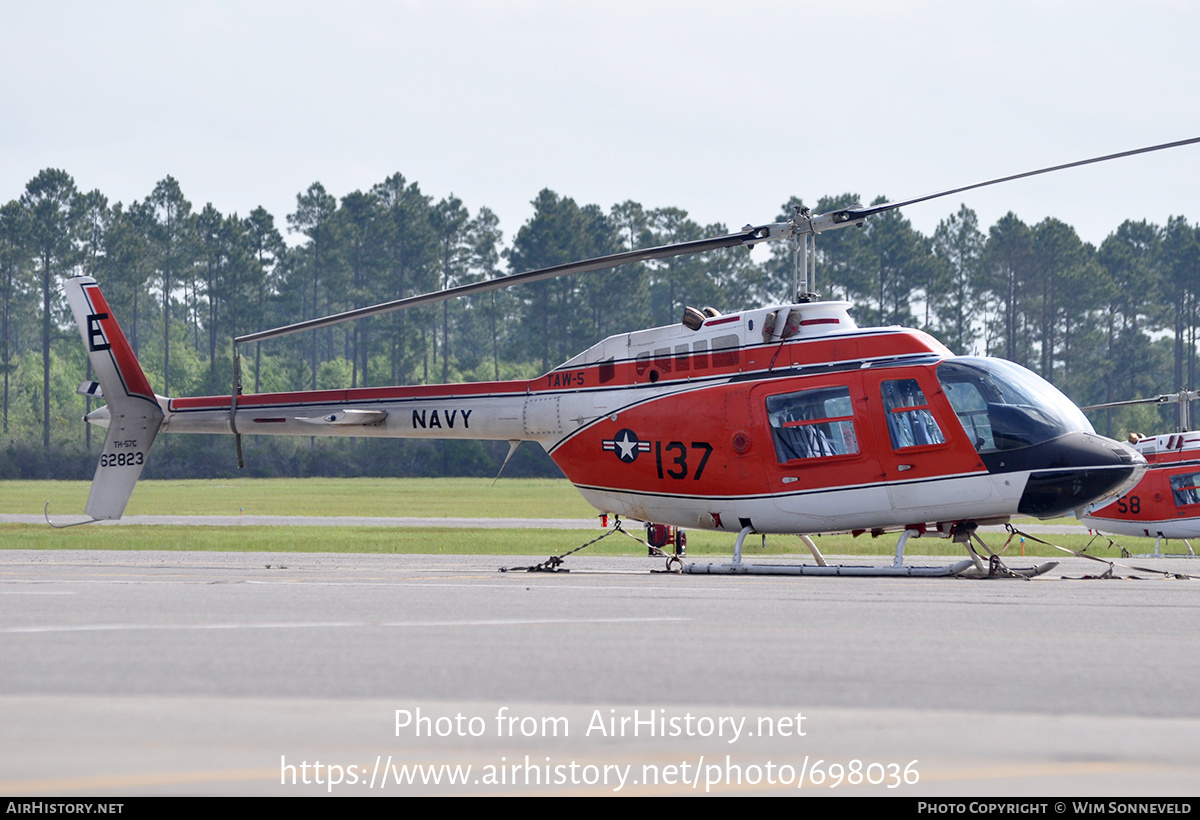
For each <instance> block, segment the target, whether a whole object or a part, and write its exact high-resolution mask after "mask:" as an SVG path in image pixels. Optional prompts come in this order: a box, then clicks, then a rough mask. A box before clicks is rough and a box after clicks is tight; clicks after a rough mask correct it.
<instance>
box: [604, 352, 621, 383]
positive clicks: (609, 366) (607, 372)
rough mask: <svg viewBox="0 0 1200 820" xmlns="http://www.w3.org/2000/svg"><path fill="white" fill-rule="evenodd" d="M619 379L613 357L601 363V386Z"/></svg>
mask: <svg viewBox="0 0 1200 820" xmlns="http://www.w3.org/2000/svg"><path fill="white" fill-rule="evenodd" d="M616 377H617V366H616V363H615V362H614V360H613V357H612V356H609V357H608V358H607V359H605V360H604V361H602V362H600V384H605V383H606V382H610V381H612V380H613V379H615V378H616Z"/></svg>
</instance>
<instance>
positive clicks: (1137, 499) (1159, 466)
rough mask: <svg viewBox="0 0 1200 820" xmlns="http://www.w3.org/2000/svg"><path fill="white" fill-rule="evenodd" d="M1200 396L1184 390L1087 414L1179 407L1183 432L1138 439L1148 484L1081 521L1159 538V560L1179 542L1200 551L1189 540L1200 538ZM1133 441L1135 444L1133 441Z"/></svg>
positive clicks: (1115, 531) (1087, 513) (1156, 552)
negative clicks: (1198, 405)
mask: <svg viewBox="0 0 1200 820" xmlns="http://www.w3.org/2000/svg"><path fill="white" fill-rule="evenodd" d="M1197 398H1200V393H1197V392H1195V391H1189V390H1182V391H1180V392H1179V393H1167V394H1164V395H1160V396H1155V397H1154V398H1150V399H1132V400H1130V401H1118V402H1109V403H1106V404H1096V405H1092V406H1090V407H1087V408H1085V409H1087V410H1100V409H1103V408H1106V407H1121V406H1126V405H1132V404H1146V403H1151V404H1168V403H1177V404H1178V405H1179V430H1178V432H1175V433H1164V434H1163V435H1159V436H1151V437H1148V438H1147V437H1136V438H1137V440H1136V441H1134V442H1132V443H1133V447H1134V449H1135V450H1137V451H1138V452H1139V453H1141V454H1142V456H1143V457H1144V458H1145V459H1146V461H1147V463H1148V469H1147V470H1146V474H1145V475H1144V476H1142V479H1141V480H1140V481H1138V483H1137V484H1135V485H1134V486H1133V487H1131V488H1130V489H1129V490H1126V491H1125V492H1124V493H1122V494H1121V495H1120V496H1119V497H1118V498H1116V499H1115V500H1113V501H1110V502H1101V503H1100V504H1095V505H1092V506H1090V507H1089V508H1088V509H1087V510H1086V511H1084V513H1083V514H1082V515H1080V520H1081V521H1083V523H1084V524H1086V525H1087V527H1088V528H1089V529H1091V530H1094V531H1096V532H1098V533H1103V534H1105V535H1126V536H1133V537H1142V538H1154V539H1156V540H1155V542H1154V555H1155V556H1158V555H1160V552H1159V548H1160V545H1161V544H1162V542H1163V540H1165V539H1171V538H1174V539H1177V540H1180V541H1183V543H1184V544H1185V545H1186V546H1187V550H1188V554H1189V555H1192V556H1194V555H1195V554H1196V552H1195V550H1193V549H1192V545H1191V542H1190V540H1189V539H1192V538H1200V432H1194V431H1190V428H1191V423H1190V417H1191V413H1190V411H1189V408H1190V405H1191V402H1192V401H1194V400H1195V399H1197ZM1130 438H1131V440H1132V439H1133V438H1135V437H1134V436H1131V437H1130Z"/></svg>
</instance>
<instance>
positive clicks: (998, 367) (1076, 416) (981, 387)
mask: <svg viewBox="0 0 1200 820" xmlns="http://www.w3.org/2000/svg"><path fill="white" fill-rule="evenodd" d="M937 374H938V379H939V380H940V381H941V383H942V389H943V390H945V391H946V396H947V397H948V398H949V399H950V404H951V406H952V407H953V408H954V413H955V415H957V416H958V420H959V421H960V422H961V423H962V426H963V429H964V430H966V432H967V435H968V436H969V437H970V439H971V442H972V443H973V444H974V445H975V449H976V450H977V451H978V452H980V453H991V452H996V451H997V450H1015V449H1016V448H1018V447H1028V446H1030V445H1032V444H1039V443H1041V442H1043V441H1049V440H1050V439H1052V438H1057V437H1058V436H1061V435H1063V434H1064V433H1070V432H1073V431H1080V432H1085V433H1092V432H1095V431H1094V430H1092V425H1091V423H1090V422H1088V420H1087V417H1086V416H1084V415H1083V413H1082V412H1081V411H1080V410H1079V408H1078V407H1076V406H1075V405H1074V404H1072V403H1071V400H1070V399H1068V398H1067V397H1066V396H1064V395H1063V394H1062V393H1060V392H1059V391H1058V389H1057V388H1055V387H1054V386H1053V385H1052V384H1050V383H1049V382H1048V381H1046V380H1045V379H1043V378H1041V377H1040V376H1038V375H1035V374H1034V373H1031V372H1029V371H1028V370H1026V369H1025V368H1023V367H1021V366H1020V365H1015V364H1013V363H1012V362H1008V361H1005V360H1003V359H983V358H975V357H960V358H956V359H948V360H947V361H944V362H942V363H941V364H939V365H938V368H937Z"/></svg>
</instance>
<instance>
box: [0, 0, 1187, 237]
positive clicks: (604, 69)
mask: <svg viewBox="0 0 1200 820" xmlns="http://www.w3.org/2000/svg"><path fill="white" fill-rule="evenodd" d="M0 14H2V18H0V19H3V25H2V26H0V78H3V79H0V202H7V201H9V200H11V199H15V198H17V197H19V196H20V195H21V193H22V191H23V190H24V188H25V185H26V184H27V183H28V182H29V180H30V179H32V178H33V177H34V176H35V175H36V174H37V173H38V171H40V170H42V169H44V168H61V169H63V170H66V171H67V172H68V173H70V174H71V175H72V176H73V177H74V179H75V182H76V184H77V185H78V187H79V188H80V189H82V190H91V189H93V188H95V189H99V190H100V191H101V193H103V194H105V195H106V196H108V198H109V200H110V202H116V201H121V202H125V203H128V202H130V201H132V200H136V199H141V198H144V197H145V196H147V195H148V194H149V193H150V192H151V191H152V190H153V188H154V186H155V184H156V183H157V182H158V181H159V180H161V179H163V178H164V177H166V176H168V175H170V176H173V177H174V178H175V179H177V180H178V181H179V183H180V185H181V187H182V189H183V192H184V194H185V196H187V197H188V199H189V200H190V201H191V203H192V205H193V207H194V208H196V209H197V210H198V209H200V208H202V207H203V206H204V204H205V203H208V202H211V203H212V204H213V205H214V206H215V207H216V208H217V209H218V210H219V211H221V212H222V213H239V214H242V215H245V214H247V213H249V212H250V211H251V210H253V209H254V208H255V207H257V206H259V205H262V206H264V207H266V208H267V210H268V211H270V212H271V213H272V214H273V215H274V216H275V219H276V224H277V225H278V226H279V227H280V228H281V230H286V227H287V222H286V216H287V214H288V213H291V212H293V211H294V210H295V208H296V196H297V194H298V193H300V192H301V191H303V190H305V189H306V188H307V187H308V186H309V185H310V184H311V183H313V182H314V181H319V182H320V183H321V184H322V185H324V186H325V188H326V190H327V191H329V192H330V193H331V194H334V195H335V196H337V197H339V198H340V197H342V196H345V195H346V194H348V193H351V192H352V191H355V190H367V189H369V188H370V187H371V186H372V185H374V184H376V183H378V182H381V181H383V180H384V179H385V178H386V177H388V176H390V175H391V174H394V173H397V172H399V173H401V174H403V175H404V176H405V177H406V178H407V180H408V181H409V182H417V183H419V185H420V186H421V189H422V190H423V191H424V192H425V193H426V194H429V195H431V196H433V197H434V198H435V199H441V198H443V197H446V196H449V195H454V196H457V197H459V198H460V199H461V200H463V202H464V204H465V205H466V206H467V207H468V208H469V209H470V210H471V211H472V213H474V212H476V211H477V210H478V209H479V208H480V207H481V206H486V207H488V208H490V209H492V210H493V211H495V212H496V213H497V215H498V216H499V217H500V225H501V228H502V230H503V231H504V235H505V238H506V240H511V238H512V236H513V234H514V233H515V232H516V231H517V230H518V229H519V228H520V226H521V225H522V224H523V223H524V222H525V221H527V220H528V219H529V218H530V216H531V215H532V213H533V209H532V206H531V205H530V201H531V200H532V199H533V198H534V197H535V196H536V195H537V193H538V191H540V190H541V189H543V188H549V189H551V190H553V191H555V192H557V193H558V194H560V195H562V196H569V197H571V198H573V199H575V201H576V202H578V203H580V204H591V203H595V204H598V205H600V206H602V207H603V208H605V209H608V208H610V207H611V206H612V205H614V204H616V203H619V202H624V201H626V200H634V201H637V202H640V203H641V204H642V205H643V206H645V207H647V208H654V207H665V206H671V207H679V208H683V209H685V210H687V211H688V212H689V213H690V215H691V216H692V218H693V219H695V220H696V221H698V222H700V223H702V224H706V225H708V224H713V223H722V224H723V225H725V226H726V227H727V228H729V229H731V230H732V229H736V228H739V227H741V226H742V225H744V224H747V223H754V224H761V223H764V222H771V221H774V220H775V219H776V218H777V217H778V215H779V214H780V210H781V207H782V205H783V203H784V202H786V201H787V199H788V197H790V196H793V195H795V196H800V197H802V198H803V199H804V200H805V202H806V203H808V204H810V205H812V204H815V201H816V199H817V198H818V197H820V196H823V195H826V194H840V193H843V192H853V193H856V194H858V195H859V196H860V197H861V198H862V201H863V202H864V203H867V202H870V201H871V200H872V199H874V198H875V197H876V196H879V195H884V196H886V197H887V198H888V199H906V198H909V197H913V196H917V195H920V194H924V193H928V192H932V191H938V190H944V189H948V188H954V187H958V186H960V185H964V184H968V183H971V182H976V181H981V180H984V179H990V178H994V177H998V176H1004V175H1007V174H1012V173H1018V172H1021V171H1026V170H1031V169H1034V168H1040V167H1045V166H1049V165H1056V164H1059V163H1065V162H1070V161H1073V160H1077V159H1083V158H1087V157H1092V156H1098V155H1102V154H1108V153H1113V152H1117V151H1122V150H1127V149H1132V148H1137V147H1141V146H1147V145H1153V144H1157V143H1162V142H1170V141H1174V140H1180V139H1186V138H1189V137H1196V136H1200V105H1197V104H1196V102H1195V99H1194V98H1193V97H1192V94H1193V93H1194V88H1193V86H1194V83H1195V81H1196V78H1197V77H1198V76H1200V71H1197V68H1200V65H1198V64H1200V48H1196V47H1195V44H1194V40H1195V37H1196V36H1197V34H1200V4H1196V3H1191V2H1183V1H1182V0H1180V1H1179V2H1175V1H1174V0H1139V2H1136V3H1129V2H1123V3H1117V2H1110V0H1091V1H1090V2H1069V1H1068V0H1061V1H1060V2H1055V0H1038V1H1037V2H1025V0H1005V2H990V3H984V2H970V0H958V2H932V1H931V0H910V2H903V3H901V2H880V0H860V1H859V2H855V3H815V2H804V0H791V2H774V0H770V1H768V0H763V1H761V2H754V0H748V1H747V2H738V3H732V2H724V3H718V2H708V1H707V0H688V2H673V1H671V2H668V1H667V0H663V1H662V2H655V0H640V2H626V0H604V1H603V2H584V1H583V0H570V1H569V2H564V1H563V0H559V2H542V0H510V1H509V2H500V1H499V0H497V1H495V2H467V1H466V0H439V1H438V2H422V1H420V0H410V1H409V2H403V0H394V1H393V2H339V3H329V2H322V3H318V2H302V1H301V0H288V1H287V2H284V1H283V0H280V1H279V2H269V1H268V0H263V1H262V2H251V1H250V0H240V2H218V1H217V0H210V2H193V1H191V0H172V2H169V3H162V2H128V1H127V0H109V2H103V3H101V2H91V3H87V2H61V1H60V0H47V1H45V2H38V3H29V2H23V1H22V0H0ZM1198 178H1200V145H1196V146H1190V147H1184V148H1179V149H1174V150H1171V151H1167V152H1161V153H1158V154H1154V155H1149V156H1142V157H1137V158H1133V159H1125V160H1118V161H1115V162H1111V163H1105V164H1102V165H1097V166H1090V167H1087V168H1081V169H1075V170H1070V171H1066V172H1062V173H1058V174H1053V175H1048V176H1046V177H1041V178H1038V179H1033V180H1024V181H1020V182H1014V183H1009V184H1005V185H1002V186H997V187H993V188H990V189H987V190H983V191H975V192H970V193H966V194H962V195H958V196H955V197H949V198H947V199H944V200H938V201H934V202H930V203H924V204H921V205H915V206H912V207H910V208H907V209H905V211H904V214H905V216H907V217H908V218H909V219H910V220H911V221H912V223H913V225H914V226H915V227H916V228H918V229H919V230H921V231H923V232H925V233H926V234H932V232H933V230H934V229H935V228H936V226H937V224H938V222H939V221H940V220H942V219H945V218H946V217H947V216H949V215H950V214H952V213H954V212H955V211H957V210H958V208H959V206H960V205H962V204H966V205H967V206H968V207H971V208H973V209H974V210H975V211H976V213H977V214H978V215H979V220H980V224H981V227H983V228H984V229H985V230H986V228H987V227H988V226H990V225H992V224H993V223H994V222H995V221H996V220H998V219H999V218H1000V217H1002V216H1003V215H1004V214H1005V213H1007V212H1008V211H1010V210H1011V211H1013V212H1015V213H1016V214H1017V216H1019V217H1020V218H1021V219H1023V220H1025V221H1026V222H1028V223H1031V224H1032V223H1036V222H1039V221H1041V220H1042V219H1044V218H1046V217H1048V216H1053V217H1056V218H1058V219H1061V220H1063V221H1065V222H1067V223H1068V224H1070V225H1072V226H1073V227H1075V229H1076V230H1077V231H1078V232H1079V234H1080V236H1081V237H1082V238H1083V239H1084V240H1085V241H1088V242H1092V243H1095V244H1099V243H1100V242H1102V241H1103V240H1104V238H1105V237H1106V236H1107V235H1108V234H1109V233H1111V232H1112V231H1113V230H1115V229H1116V227H1117V226H1118V225H1119V224H1120V223H1121V222H1123V221H1124V220H1126V219H1133V220H1141V219H1146V220H1150V221H1152V222H1155V223H1157V224H1160V225H1161V224H1164V223H1165V222H1166V220H1167V218H1168V217H1170V216H1173V215H1182V216H1185V217H1187V218H1188V219H1189V221H1192V222H1195V221H1197V220H1200V187H1198V186H1197V184H1196V180H1197V179H1198Z"/></svg>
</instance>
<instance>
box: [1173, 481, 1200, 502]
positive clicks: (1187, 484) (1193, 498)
mask: <svg viewBox="0 0 1200 820" xmlns="http://www.w3.org/2000/svg"><path fill="white" fill-rule="evenodd" d="M1171 494H1172V495H1173V496H1175V506H1176V507H1182V506H1184V505H1186V504H1200V473H1181V474H1179V475H1173V476H1171Z"/></svg>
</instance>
